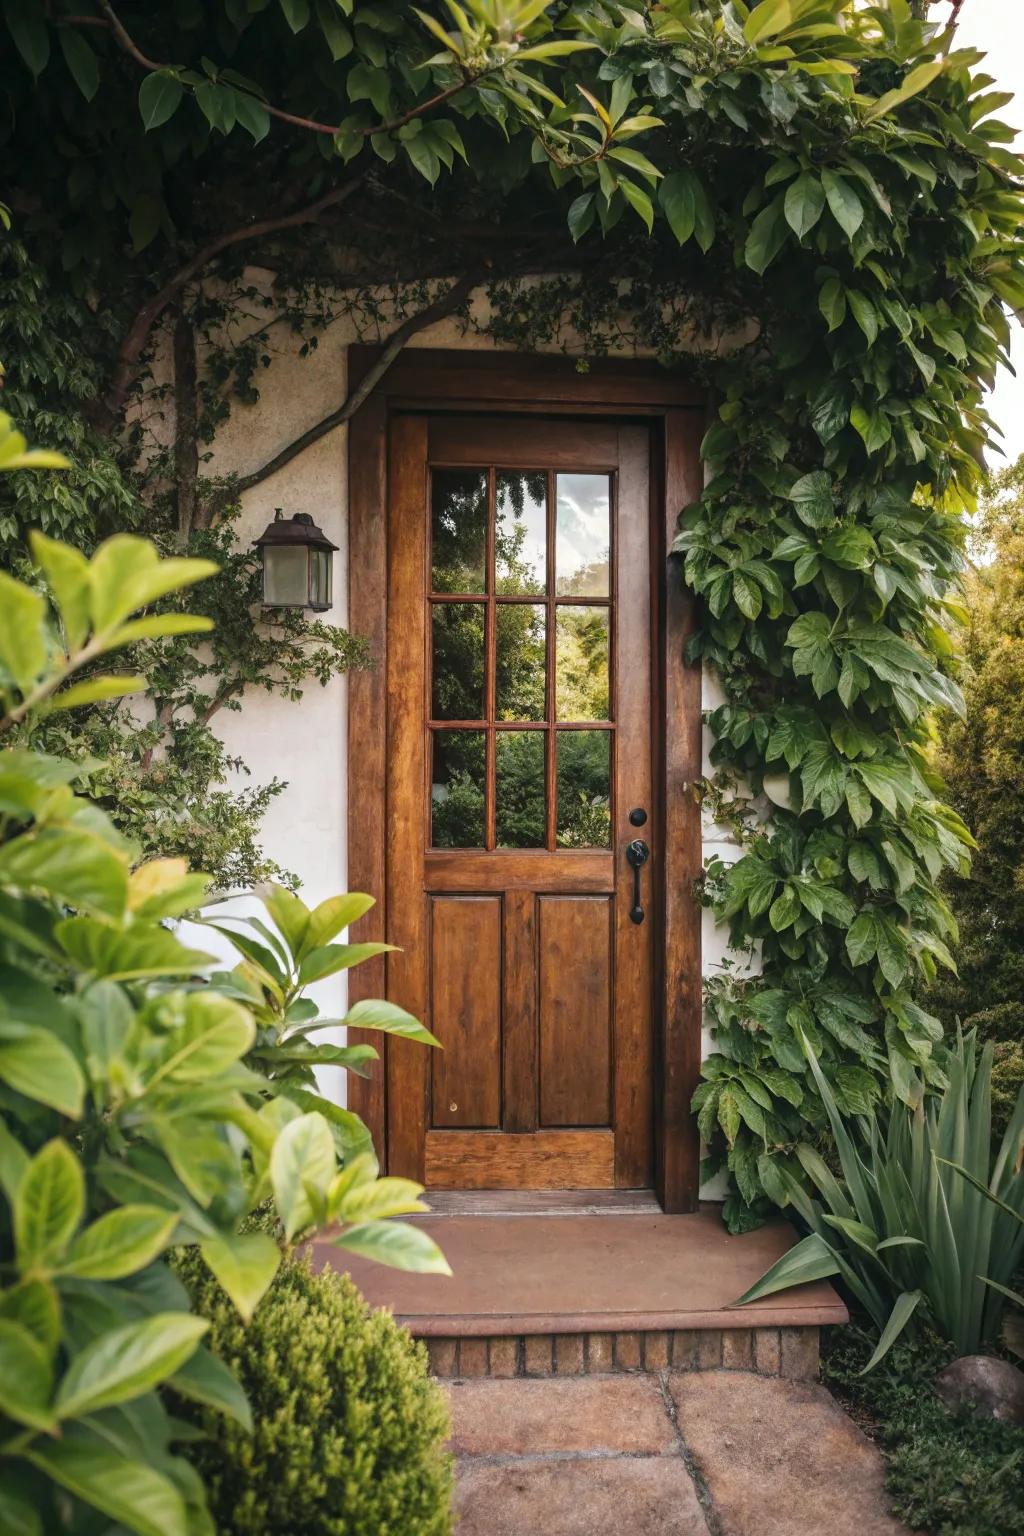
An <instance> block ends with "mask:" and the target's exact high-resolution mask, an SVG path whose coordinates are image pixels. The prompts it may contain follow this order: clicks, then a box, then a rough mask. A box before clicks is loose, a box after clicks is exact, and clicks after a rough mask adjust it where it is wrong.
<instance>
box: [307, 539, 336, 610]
mask: <svg viewBox="0 0 1024 1536" xmlns="http://www.w3.org/2000/svg"><path fill="white" fill-rule="evenodd" d="M332 563H333V562H332V560H331V551H330V550H329V549H311V550H310V552H309V606H310V607H311V608H315V609H317V611H322V610H323V609H325V608H329V607H330V606H331V565H332Z"/></svg>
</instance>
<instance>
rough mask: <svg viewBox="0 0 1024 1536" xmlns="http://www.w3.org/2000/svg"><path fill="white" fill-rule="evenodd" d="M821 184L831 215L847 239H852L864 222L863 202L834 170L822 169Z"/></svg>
mask: <svg viewBox="0 0 1024 1536" xmlns="http://www.w3.org/2000/svg"><path fill="white" fill-rule="evenodd" d="M821 184H822V186H823V187H824V189H825V197H826V198H827V199H828V206H829V208H830V209H831V211H832V215H833V217H834V218H835V220H836V222H837V224H838V225H839V227H840V229H841V230H842V231H843V234H844V235H846V237H847V239H849V240H852V239H853V237H854V235H855V234H856V233H857V231H858V229H860V226H861V225H862V224H863V222H864V204H863V203H862V202H861V200H860V198H859V197H858V196H857V193H856V192H855V191H854V189H853V188H852V187H851V185H850V183H849V182H848V181H847V180H846V178H845V177H844V176H840V175H838V174H837V173H836V172H835V171H830V170H827V169H826V170H823V171H822V173H821Z"/></svg>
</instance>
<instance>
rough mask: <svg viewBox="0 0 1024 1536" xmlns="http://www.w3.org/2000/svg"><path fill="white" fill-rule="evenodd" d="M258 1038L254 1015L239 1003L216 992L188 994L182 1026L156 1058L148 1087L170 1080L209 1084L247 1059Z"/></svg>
mask: <svg viewBox="0 0 1024 1536" xmlns="http://www.w3.org/2000/svg"><path fill="white" fill-rule="evenodd" d="M255 1038H256V1025H255V1023H254V1022H253V1019H252V1016H251V1014H249V1013H248V1012H247V1011H246V1010H245V1009H244V1008H242V1007H241V1006H240V1005H239V1004H238V1003H235V1002H232V1000H231V999H230V998H228V997H221V996H220V995H219V994H218V993H216V992H192V993H189V995H188V997H187V998H186V1000H185V1006H184V1019H183V1022H182V1026H181V1028H180V1029H179V1030H177V1031H176V1032H175V1033H173V1034H172V1035H171V1037H170V1039H169V1040H168V1042H167V1044H166V1046H165V1047H164V1051H163V1054H162V1055H161V1056H160V1057H159V1058H158V1059H157V1062H156V1064H155V1069H154V1071H153V1072H152V1073H151V1075H150V1077H149V1081H148V1083H147V1087H148V1088H152V1087H153V1086H154V1085H155V1084H157V1083H160V1082H164V1081H166V1080H167V1079H173V1080H174V1081H175V1082H178V1083H203V1082H208V1081H209V1080H210V1079H211V1078H213V1077H216V1076H217V1074H218V1073H220V1072H223V1071H224V1070H225V1069H226V1068H227V1067H230V1066H233V1065H234V1063H235V1062H236V1061H238V1060H239V1059H240V1058H241V1057H242V1056H244V1055H245V1053H246V1051H247V1050H248V1049H249V1047H250V1046H251V1045H252V1043H253V1041H254V1039H255Z"/></svg>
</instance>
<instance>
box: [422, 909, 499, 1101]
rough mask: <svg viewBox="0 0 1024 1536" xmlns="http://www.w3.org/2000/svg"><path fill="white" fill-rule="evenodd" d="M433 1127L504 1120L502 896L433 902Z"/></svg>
mask: <svg viewBox="0 0 1024 1536" xmlns="http://www.w3.org/2000/svg"><path fill="white" fill-rule="evenodd" d="M430 917H431V921H430V977H431V987H430V1025H431V1029H432V1030H433V1033H434V1034H435V1035H436V1036H437V1038H438V1039H439V1040H440V1042H441V1045H442V1047H443V1049H442V1050H440V1051H434V1052H433V1053H432V1055H431V1065H432V1068H433V1070H432V1073H431V1125H432V1126H434V1127H445V1128H446V1127H448V1126H479V1127H483V1128H486V1127H497V1126H498V1124H499V1123H500V1119H501V928H502V922H501V898H500V897H498V896H440V897H434V898H433V900H432V901H431V903H430Z"/></svg>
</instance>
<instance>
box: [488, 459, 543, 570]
mask: <svg viewBox="0 0 1024 1536" xmlns="http://www.w3.org/2000/svg"><path fill="white" fill-rule="evenodd" d="M496 493H497V515H496V518H495V526H494V565H495V591H496V592H503V593H507V594H513V593H525V592H538V593H539V592H543V591H544V583H545V565H546V563H547V562H546V547H547V475H546V474H545V473H544V471H543V470H526V471H525V472H523V473H512V472H510V471H499V473H498V476H497V483H496Z"/></svg>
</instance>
